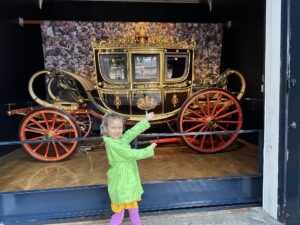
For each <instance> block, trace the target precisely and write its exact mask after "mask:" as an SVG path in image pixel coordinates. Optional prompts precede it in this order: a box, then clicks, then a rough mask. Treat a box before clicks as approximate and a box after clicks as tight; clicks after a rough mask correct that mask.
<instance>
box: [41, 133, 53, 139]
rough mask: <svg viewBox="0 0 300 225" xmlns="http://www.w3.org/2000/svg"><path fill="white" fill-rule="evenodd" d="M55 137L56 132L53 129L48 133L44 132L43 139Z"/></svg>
mask: <svg viewBox="0 0 300 225" xmlns="http://www.w3.org/2000/svg"><path fill="white" fill-rule="evenodd" d="M54 138H55V133H54V132H53V131H49V132H47V133H46V134H44V137H43V139H44V140H53V139H54Z"/></svg>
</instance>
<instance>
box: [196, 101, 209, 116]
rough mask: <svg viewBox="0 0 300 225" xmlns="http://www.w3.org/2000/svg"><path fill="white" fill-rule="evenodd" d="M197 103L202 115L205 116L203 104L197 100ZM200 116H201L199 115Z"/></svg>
mask: <svg viewBox="0 0 300 225" xmlns="http://www.w3.org/2000/svg"><path fill="white" fill-rule="evenodd" d="M197 105H198V106H199V108H200V110H201V111H202V113H203V114H204V116H207V113H206V112H205V110H204V108H203V105H202V104H200V102H198V101H197ZM201 117H202V116H201Z"/></svg>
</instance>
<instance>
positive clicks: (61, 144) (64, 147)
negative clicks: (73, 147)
mask: <svg viewBox="0 0 300 225" xmlns="http://www.w3.org/2000/svg"><path fill="white" fill-rule="evenodd" d="M58 144H59V145H60V146H61V147H62V148H63V149H64V150H65V151H66V152H69V149H68V148H67V147H66V146H65V145H64V144H63V143H61V142H58Z"/></svg>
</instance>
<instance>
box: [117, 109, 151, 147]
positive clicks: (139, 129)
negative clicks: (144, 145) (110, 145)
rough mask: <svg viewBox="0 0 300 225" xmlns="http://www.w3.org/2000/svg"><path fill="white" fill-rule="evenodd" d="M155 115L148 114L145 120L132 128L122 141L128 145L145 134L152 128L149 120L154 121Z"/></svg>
mask: <svg viewBox="0 0 300 225" xmlns="http://www.w3.org/2000/svg"><path fill="white" fill-rule="evenodd" d="M153 117H154V113H153V112H151V113H146V115H145V119H143V120H141V121H140V122H138V123H137V124H135V125H134V126H133V127H132V128H130V129H129V130H127V131H126V132H125V133H124V134H123V137H122V139H123V140H125V141H126V142H127V143H130V142H131V141H132V140H133V139H135V138H136V137H137V136H138V135H139V134H141V133H143V132H144V131H145V130H147V129H148V128H149V127H150V123H149V122H148V121H149V120H151V119H153Z"/></svg>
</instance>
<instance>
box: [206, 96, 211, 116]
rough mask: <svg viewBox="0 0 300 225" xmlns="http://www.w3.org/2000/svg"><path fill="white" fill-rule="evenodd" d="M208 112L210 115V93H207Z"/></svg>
mask: <svg viewBox="0 0 300 225" xmlns="http://www.w3.org/2000/svg"><path fill="white" fill-rule="evenodd" d="M206 105H207V114H208V115H209V116H210V99H209V94H206Z"/></svg>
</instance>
